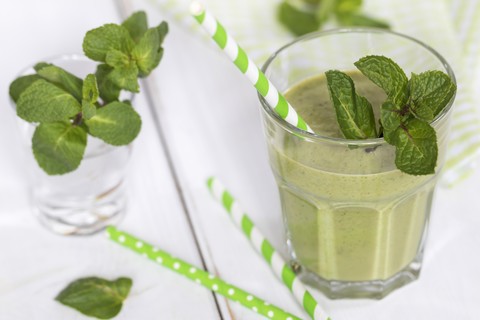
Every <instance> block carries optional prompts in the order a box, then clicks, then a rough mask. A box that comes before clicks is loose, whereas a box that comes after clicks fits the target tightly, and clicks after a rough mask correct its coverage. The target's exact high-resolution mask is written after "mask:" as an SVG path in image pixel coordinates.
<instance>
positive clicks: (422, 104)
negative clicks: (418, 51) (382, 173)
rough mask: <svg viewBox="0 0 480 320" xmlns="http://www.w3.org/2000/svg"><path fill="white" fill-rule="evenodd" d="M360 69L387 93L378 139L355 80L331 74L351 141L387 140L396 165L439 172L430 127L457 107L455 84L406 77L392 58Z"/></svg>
mask: <svg viewBox="0 0 480 320" xmlns="http://www.w3.org/2000/svg"><path fill="white" fill-rule="evenodd" d="M355 66H356V67H357V68H358V69H359V70H360V71H361V72H362V73H363V74H364V75H365V76H366V77H367V78H368V79H370V80H371V81H372V82H373V83H375V84H376V85H377V86H379V87H380V88H382V89H383V90H384V91H385V93H386V94H387V100H386V101H385V102H384V103H383V104H382V106H381V109H380V119H379V124H380V127H379V130H378V134H377V131H376V127H375V119H374V114H373V111H372V106H371V105H370V103H369V102H368V101H367V99H365V98H364V97H361V96H358V95H357V94H356V93H355V86H354V83H353V81H352V79H351V78H350V77H349V76H348V75H346V74H344V73H342V72H340V71H336V70H330V71H327V72H326V73H325V74H326V78H327V86H328V90H329V93H330V96H331V99H332V102H333V106H334V108H335V112H336V114H337V120H338V124H339V126H340V129H341V131H342V133H343V134H344V136H345V138H347V139H366V138H372V137H379V138H380V137H383V138H384V139H385V141H386V142H387V143H389V144H391V145H393V146H395V148H396V156H395V164H396V166H397V168H398V169H400V170H401V171H403V172H405V173H407V174H412V175H427V174H432V173H434V172H435V167H436V163H437V157H438V146H437V137H436V133H435V129H434V128H433V127H432V126H431V125H430V122H431V121H433V120H434V119H435V117H437V116H438V115H439V114H440V113H441V111H442V110H443V109H444V108H445V107H446V106H447V105H448V103H450V102H451V100H452V98H453V96H454V95H455V92H456V85H455V83H454V81H453V80H452V79H451V78H450V77H449V76H448V75H447V74H445V73H443V72H441V71H438V70H432V71H426V72H423V73H421V74H418V75H417V74H414V73H412V76H411V79H410V80H408V78H407V76H406V75H405V72H404V71H403V70H402V69H401V68H400V66H398V65H397V64H396V63H395V62H393V61H392V60H391V59H389V58H387V57H383V56H366V57H364V58H361V59H360V60H358V61H357V62H355Z"/></svg>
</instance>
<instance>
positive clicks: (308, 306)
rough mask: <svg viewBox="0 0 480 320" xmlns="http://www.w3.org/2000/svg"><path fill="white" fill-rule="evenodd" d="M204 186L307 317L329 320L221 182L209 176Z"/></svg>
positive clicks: (316, 319)
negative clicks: (288, 290)
mask: <svg viewBox="0 0 480 320" xmlns="http://www.w3.org/2000/svg"><path fill="white" fill-rule="evenodd" d="M207 186H208V188H209V189H210V191H211V193H212V195H213V196H214V198H215V199H216V200H218V201H219V202H220V203H221V204H222V205H223V207H224V209H225V210H226V211H227V212H228V213H229V214H230V217H231V218H232V220H233V221H234V222H235V224H236V225H237V227H239V228H240V230H242V231H243V233H244V234H245V235H246V236H247V238H248V239H249V240H250V242H251V243H252V245H253V247H254V248H255V250H256V251H257V252H258V253H259V254H260V255H261V256H262V257H263V258H264V259H265V261H267V263H268V264H269V265H270V267H271V268H272V271H273V273H275V275H276V276H277V277H278V278H279V279H280V280H281V281H282V282H283V283H284V284H285V285H286V286H287V287H288V288H289V289H290V291H291V292H292V294H293V296H294V297H295V299H297V301H298V302H299V303H300V305H301V306H302V307H303V308H304V309H305V311H306V312H307V313H308V315H309V316H310V317H311V318H312V319H314V320H328V319H330V317H328V316H327V314H326V313H325V312H324V311H323V310H322V308H321V307H320V305H319V304H318V303H317V301H315V299H314V298H313V296H312V294H311V293H310V292H308V290H307V289H306V288H305V286H304V285H303V284H302V282H300V280H299V279H298V278H297V276H296V275H295V273H294V272H293V270H292V269H291V268H290V266H289V265H288V264H287V263H286V262H285V261H284V260H283V258H282V257H281V256H280V254H278V252H276V251H275V249H274V248H273V246H272V245H271V243H270V242H269V241H268V240H267V239H266V238H265V237H264V236H263V235H262V234H261V233H260V231H259V230H258V229H257V227H255V225H254V224H253V222H252V220H251V219H250V218H249V217H248V215H247V214H246V213H244V211H243V210H242V209H241V208H240V205H239V204H238V203H237V202H236V201H235V199H234V198H233V197H232V195H231V194H230V193H229V192H228V191H227V190H226V189H225V187H224V186H223V185H222V183H221V182H220V181H218V179H216V178H213V177H212V178H209V179H208V181H207ZM248 299H249V297H248V296H247V300H248ZM271 315H274V313H271V314H267V316H269V317H270V316H271Z"/></svg>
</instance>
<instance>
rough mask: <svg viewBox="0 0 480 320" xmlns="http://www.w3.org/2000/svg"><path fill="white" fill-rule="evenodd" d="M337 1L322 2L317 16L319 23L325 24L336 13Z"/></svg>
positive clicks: (323, 0)
mask: <svg viewBox="0 0 480 320" xmlns="http://www.w3.org/2000/svg"><path fill="white" fill-rule="evenodd" d="M336 6H337V0H322V1H320V5H319V7H318V10H317V12H316V14H315V16H316V18H317V21H318V23H320V24H323V23H325V22H326V21H327V20H328V19H329V18H330V17H331V15H332V14H333V13H334V12H335V10H336Z"/></svg>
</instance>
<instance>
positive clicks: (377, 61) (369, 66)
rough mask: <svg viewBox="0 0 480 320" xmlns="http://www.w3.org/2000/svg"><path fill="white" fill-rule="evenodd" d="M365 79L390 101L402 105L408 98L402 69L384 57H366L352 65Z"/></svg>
mask: <svg viewBox="0 0 480 320" xmlns="http://www.w3.org/2000/svg"><path fill="white" fill-rule="evenodd" d="M354 64H355V66H356V67H357V68H358V70H360V71H361V72H362V73H363V74H364V75H365V76H366V77H367V78H369V79H370V80H371V81H373V83H375V84H376V85H377V86H379V87H380V88H382V89H383V90H385V93H386V94H387V95H388V97H389V99H390V101H392V102H393V103H395V104H396V105H403V104H405V102H406V101H407V97H408V79H407V76H406V75H405V72H403V70H402V68H400V67H399V66H398V64H396V63H395V62H393V61H392V60H391V59H389V58H387V57H384V56H373V55H372V56H366V57H363V58H361V59H360V60H358V61H357V62H355V63H354Z"/></svg>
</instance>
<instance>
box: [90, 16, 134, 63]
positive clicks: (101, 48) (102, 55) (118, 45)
mask: <svg viewBox="0 0 480 320" xmlns="http://www.w3.org/2000/svg"><path fill="white" fill-rule="evenodd" d="M134 44H135V43H134V42H133V40H132V37H131V36H130V34H129V32H128V31H127V29H125V28H124V27H122V26H119V25H117V24H113V23H110V24H105V25H103V26H102V27H99V28H96V29H93V30H90V31H88V32H87V34H86V35H85V38H84V39H83V45H82V46H83V51H84V52H85V55H86V56H87V57H89V58H90V59H92V60H95V61H102V62H104V61H105V59H106V56H107V53H108V52H109V51H110V50H112V49H114V50H118V51H121V52H123V53H126V54H129V53H130V52H131V51H132V49H133V47H134Z"/></svg>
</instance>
